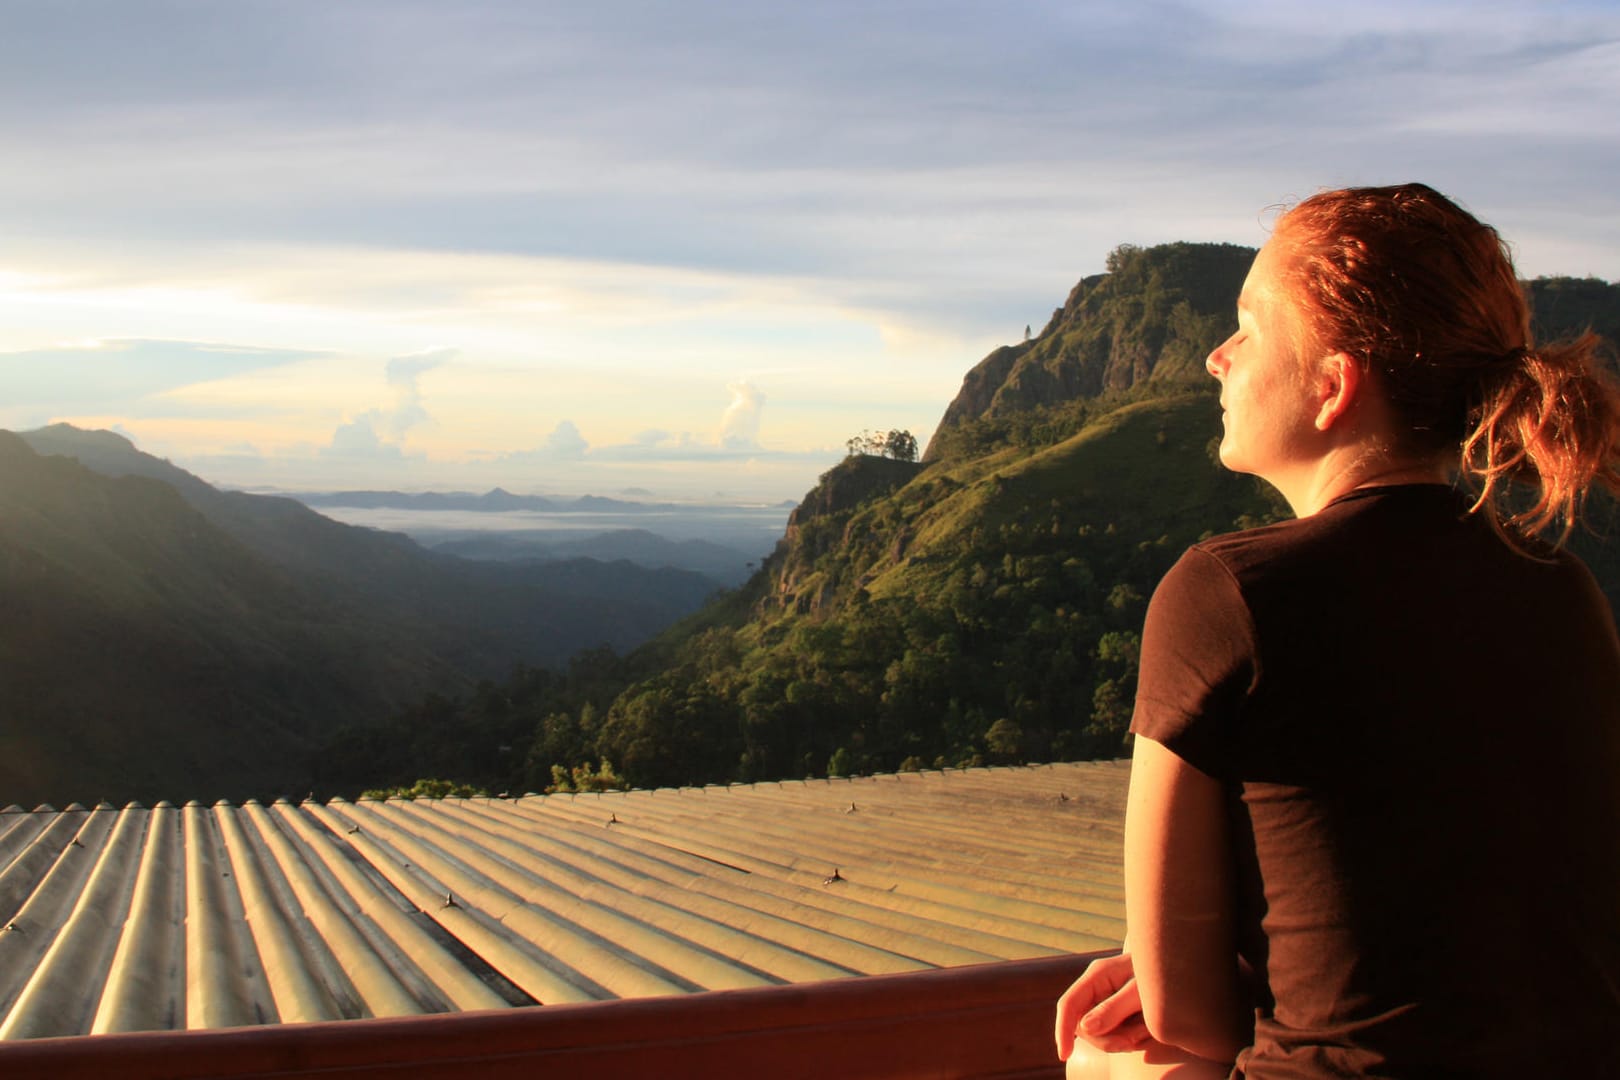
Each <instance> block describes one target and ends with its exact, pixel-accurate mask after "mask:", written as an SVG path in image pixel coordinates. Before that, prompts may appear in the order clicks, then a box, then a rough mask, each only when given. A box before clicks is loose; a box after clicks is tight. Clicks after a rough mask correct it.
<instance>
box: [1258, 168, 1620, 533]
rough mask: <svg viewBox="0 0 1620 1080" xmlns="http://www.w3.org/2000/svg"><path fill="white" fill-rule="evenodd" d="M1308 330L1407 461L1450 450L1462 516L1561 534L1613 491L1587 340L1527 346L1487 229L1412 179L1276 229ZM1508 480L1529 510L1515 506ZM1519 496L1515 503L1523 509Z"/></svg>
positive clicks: (1593, 340) (1609, 395)
mask: <svg viewBox="0 0 1620 1080" xmlns="http://www.w3.org/2000/svg"><path fill="white" fill-rule="evenodd" d="M1277 231H1278V234H1279V235H1280V236H1281V237H1282V238H1283V239H1284V242H1285V244H1286V245H1287V251H1288V253H1289V255H1290V267H1289V275H1290V285H1291V287H1292V288H1293V292H1294V295H1295V296H1296V297H1297V298H1298V299H1299V300H1300V302H1301V304H1302V306H1303V308H1304V314H1305V320H1306V325H1307V327H1308V333H1309V334H1310V335H1311V337H1312V339H1313V341H1314V342H1315V343H1316V344H1318V345H1319V346H1323V347H1326V348H1329V349H1333V350H1336V351H1337V350H1343V351H1344V352H1345V353H1347V354H1349V355H1350V356H1351V357H1352V358H1353V359H1355V360H1356V361H1358V362H1360V363H1361V364H1363V365H1364V366H1365V368H1366V370H1367V371H1369V372H1371V373H1373V375H1374V377H1375V379H1376V380H1377V383H1378V385H1380V386H1382V388H1383V391H1384V393H1385V395H1386V396H1387V398H1388V400H1389V402H1390V405H1391V406H1392V407H1393V409H1394V410H1395V413H1396V415H1397V416H1398V417H1399V418H1400V419H1401V421H1402V422H1403V425H1404V427H1405V430H1406V434H1405V438H1406V441H1407V445H1406V446H1405V447H1403V448H1402V449H1404V450H1407V451H1410V452H1418V453H1433V452H1439V451H1442V450H1447V449H1451V450H1455V451H1456V453H1457V454H1458V464H1459V467H1460V469H1461V472H1462V475H1463V476H1464V477H1466V478H1467V479H1468V481H1469V482H1470V483H1472V484H1473V485H1474V487H1475V490H1476V491H1477V494H1478V499H1477V501H1476V502H1475V503H1474V507H1473V509H1474V510H1484V512H1485V513H1486V514H1488V515H1489V516H1490V518H1491V520H1492V521H1493V522H1496V523H1498V524H1506V525H1508V526H1512V527H1516V528H1518V529H1521V530H1522V531H1523V532H1525V533H1529V534H1534V533H1537V532H1540V531H1541V530H1542V529H1544V528H1546V527H1547V526H1548V525H1549V524H1555V523H1556V525H1557V527H1558V528H1559V530H1560V532H1559V541H1560V542H1562V540H1563V539H1564V538H1566V537H1568V535H1569V532H1570V530H1571V529H1572V528H1573V527H1574V524H1575V522H1576V520H1578V518H1579V516H1580V512H1581V508H1582V506H1583V504H1584V502H1585V499H1586V494H1587V492H1588V490H1589V489H1590V488H1591V487H1592V486H1593V485H1594V484H1602V485H1603V486H1605V487H1607V488H1609V489H1610V490H1611V491H1620V388H1617V386H1616V383H1615V380H1614V377H1613V376H1612V375H1611V374H1610V372H1609V370H1608V367H1607V365H1605V364H1604V363H1602V358H1601V356H1600V349H1601V347H1602V344H1603V342H1602V339H1601V338H1599V337H1598V336H1597V335H1595V334H1592V333H1590V332H1588V333H1585V334H1583V335H1581V336H1580V337H1578V338H1575V339H1573V340H1569V341H1564V342H1558V343H1554V344H1551V345H1540V346H1538V345H1537V344H1536V343H1535V341H1534V339H1533V337H1532V335H1531V330H1530V310H1529V305H1528V304H1527V303H1526V302H1525V295H1524V289H1523V287H1522V286H1521V285H1520V284H1519V280H1518V276H1517V275H1516V274H1515V273H1514V270H1513V260H1512V257H1511V256H1510V255H1509V253H1508V250H1507V247H1506V245H1505V244H1504V243H1503V242H1502V239H1501V237H1500V236H1498V235H1497V232H1496V230H1495V229H1493V228H1491V227H1490V226H1489V225H1486V224H1484V223H1483V222H1481V221H1479V220H1478V219H1477V218H1475V217H1474V216H1473V215H1472V214H1470V213H1468V212H1467V211H1466V210H1463V209H1462V208H1461V207H1459V206H1458V205H1457V204H1456V203H1454V202H1452V201H1451V200H1449V199H1447V198H1446V197H1445V196H1444V195H1441V194H1440V193H1439V192H1437V191H1435V190H1434V189H1433V188H1430V187H1426V186H1425V185H1423V184H1401V185H1398V186H1395V187H1377V188H1346V189H1343V190H1340V191H1328V192H1323V193H1321V194H1319V195H1314V196H1312V197H1311V198H1309V199H1306V200H1305V201H1304V202H1302V203H1300V204H1299V205H1298V206H1296V207H1294V208H1293V209H1292V210H1290V211H1288V212H1287V213H1286V214H1285V215H1284V216H1283V217H1282V219H1281V221H1280V222H1279V223H1278V227H1277ZM1515 484H1522V485H1524V486H1525V487H1527V488H1528V489H1529V491H1530V493H1531V494H1532V495H1533V496H1534V501H1533V502H1531V503H1530V505H1528V506H1523V507H1522V508H1520V509H1518V510H1516V511H1515V510H1513V509H1511V506H1510V496H1511V490H1510V489H1512V488H1513V487H1514V486H1515ZM1519 501H1522V500H1519Z"/></svg>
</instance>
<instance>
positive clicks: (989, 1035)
mask: <svg viewBox="0 0 1620 1080" xmlns="http://www.w3.org/2000/svg"><path fill="white" fill-rule="evenodd" d="M1100 955H1107V954H1106V953H1096V954H1090V955H1086V956H1061V957H1047V958H1041V959H1036V960H1016V961H1009V962H1005V963H996V964H980V965H975V966H971V967H960V968H944V969H939V970H932V971H924V972H907V973H901V974H894V975H876V976H871V977H866V978H850V979H836V980H830V981H827V982H817V983H796V984H791V985H787V986H773V987H766V988H759V989H745V990H727V991H718V992H713V993H703V994H687V995H680V996H674V997H658V998H637V999H631V1000H621V1001H602V1002H590V1003H586V1004H570V1005H550V1006H540V1007H535V1008H526V1009H516V1010H491V1011H485V1012H468V1013H450V1014H441V1015H435V1016H415V1017H400V1018H389V1019H376V1020H347V1021H338V1022H321V1023H308V1024H282V1025H271V1026H262V1027H244V1028H231V1029H221V1030H206V1031H154V1032H139V1033H130V1034H115V1035H86V1036H75V1037H70V1038H53V1039H36V1040H25V1041H19V1042H12V1043H5V1044H0V1074H3V1075H5V1076H8V1077H35V1076H38V1077H42V1078H44V1077H48V1078H50V1080H77V1078H81V1077H83V1078H90V1077H95V1078H100V1077H106V1076H117V1077H120V1078H121V1080H158V1078H165V1080H191V1078H201V1077H234V1078H256V1080H268V1078H271V1077H294V1076H312V1075H318V1076H320V1077H321V1078H322V1080H362V1078H364V1080H381V1078H383V1077H387V1078H389V1080H399V1078H402V1077H412V1078H423V1080H434V1078H450V1077H457V1078H460V1077H478V1078H480V1080H484V1078H491V1080H501V1078H506V1077H512V1078H517V1077H523V1078H525V1080H527V1078H532V1077H550V1076H564V1075H566V1076H568V1077H570V1078H572V1077H577V1076H581V1075H587V1076H599V1077H619V1076H625V1077H641V1076H648V1077H665V1078H669V1077H689V1076H690V1077H698V1076H705V1077H734V1076H735V1077H748V1076H770V1077H773V1078H782V1080H793V1078H798V1077H803V1078H806V1080H808V1078H812V1077H814V1078H838V1080H888V1078H898V1077H908V1078H910V1077H939V1078H948V1077H997V1078H1002V1080H1013V1078H1036V1077H1046V1078H1057V1077H1061V1076H1062V1075H1063V1068H1062V1065H1061V1063H1059V1062H1058V1060H1057V1058H1056V1055H1055V1052H1054V1050H1053V1047H1052V1015H1053V1005H1054V1003H1055V1002H1056V1000H1057V996H1058V995H1059V994H1060V993H1061V992H1062V991H1063V989H1064V988H1065V987H1066V986H1068V984H1069V983H1070V982H1071V981H1072V980H1073V979H1074V978H1075V977H1076V976H1077V975H1078V974H1079V973H1080V971H1081V970H1082V969H1084V967H1085V965H1086V963H1087V962H1089V961H1090V960H1091V959H1092V958H1093V957H1094V956H1100Z"/></svg>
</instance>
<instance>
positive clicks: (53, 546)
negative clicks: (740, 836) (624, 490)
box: [0, 425, 716, 802]
mask: <svg viewBox="0 0 1620 1080" xmlns="http://www.w3.org/2000/svg"><path fill="white" fill-rule="evenodd" d="M0 451H3V452H0V598H3V601H4V603H5V605H6V607H7V609H8V610H7V615H6V618H5V619H4V620H3V621H0V717H4V719H5V727H4V729H3V731H0V741H3V742H4V744H5V746H6V748H7V752H6V753H5V754H3V755H0V795H3V796H4V798H5V800H6V801H17V802H27V801H30V800H34V799H38V798H50V799H54V800H57V801H59V802H60V801H67V800H68V799H74V798H76V799H81V800H88V799H93V798H101V797H105V798H109V799H113V800H115V801H116V800H122V799H127V798H140V799H143V800H151V799H154V798H160V797H170V798H175V797H181V796H184V797H188V798H189V797H198V798H201V797H204V796H206V795H209V794H210V793H212V794H214V795H227V794H228V795H230V796H231V797H233V798H240V797H241V796H242V795H243V794H244V792H247V793H253V792H263V793H271V792H280V793H296V794H301V793H302V792H303V791H304V790H307V786H308V784H309V782H310V778H311V775H312V770H311V762H310V754H311V753H312V752H313V747H315V746H316V745H318V744H319V743H320V742H321V741H322V740H325V739H328V738H330V736H331V734H332V732H333V731H334V730H336V729H338V728H341V727H343V726H345V725H355V724H368V723H378V722H381V721H383V720H385V719H386V718H387V717H389V716H390V715H393V714H394V713H396V712H397V711H398V710H399V709H401V708H402V707H403V706H405V705H406V704H408V703H411V702H413V701H419V700H421V698H422V696H423V695H424V694H426V693H427V692H429V691H436V692H441V693H461V692H464V691H466V690H468V689H470V688H471V687H472V685H473V683H474V682H475V681H476V680H479V679H493V678H503V677H506V676H507V675H508V674H510V672H511V671H512V669H513V667H514V666H515V665H518V664H529V665H561V664H562V663H563V662H564V661H566V660H567V659H568V658H569V657H570V656H572V655H573V654H575V653H576V652H578V651H580V650H581V649H586V648H592V647H596V646H599V645H608V646H611V647H612V648H615V649H621V650H622V649H628V648H630V647H633V646H634V645H636V644H637V643H639V642H641V641H644V640H646V638H647V637H649V636H650V635H651V634H653V633H655V632H656V631H657V630H659V629H660V628H662V627H664V626H667V625H668V624H669V623H670V622H671V621H673V620H674V619H676V618H678V617H680V616H681V615H683V614H685V613H687V612H690V611H692V610H694V609H696V608H697V607H698V606H699V605H700V604H701V603H702V602H703V601H704V600H705V599H706V598H707V597H708V596H709V595H710V594H712V593H713V591H714V589H715V587H716V586H715V583H714V582H713V581H712V580H710V579H708V578H706V577H703V576H702V575H699V574H695V573H690V572H686V571H676V570H648V569H645V568H642V567H638V566H634V565H632V564H630V563H627V562H615V563H604V562H600V561H597V560H592V559H571V560H566V561H558V562H552V563H545V564H499V563H487V562H473V561H468V560H463V559H457V558H454V557H451V556H448V555H443V554H437V553H433V552H429V551H426V550H424V549H422V548H421V547H419V546H418V545H416V544H415V543H413V542H412V541H410V540H409V539H407V538H405V537H403V536H399V535H396V534H391V533H384V532H379V531H377V530H372V529H360V528H354V527H351V526H347V525H342V524H339V523H337V522H335V521H331V520H329V519H327V518H324V517H322V516H321V515H319V514H317V513H315V512H314V511H312V510H310V509H308V508H307V507H305V506H303V505H301V504H299V503H297V502H295V501H293V500H291V499H281V498H269V497H265V496H257V495H247V494H243V493H239V492H221V491H218V490H216V489H214V488H213V487H211V486H209V485H208V484H206V483H204V482H203V481H201V480H199V479H198V478H196V477H195V476H192V475H191V474H189V473H186V472H184V471H183V470H180V469H178V468H176V467H174V466H173V465H171V464H169V463H167V462H164V461H161V460H159V459H156V458H153V457H151V456H150V455H146V454H142V453H141V452H139V451H138V450H136V449H135V447H134V446H133V444H131V443H130V442H129V441H128V440H127V439H124V438H122V437H121V436H118V435H115V434H112V433H110V432H84V431H79V430H78V429H75V428H72V427H69V426H66V425H53V426H52V427H49V428H44V429H41V430H39V431H34V432H29V433H27V434H25V435H23V436H20V437H19V436H17V435H14V434H12V433H9V432H3V433H0Z"/></svg>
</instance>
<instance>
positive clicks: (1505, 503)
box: [1462, 332, 1620, 543]
mask: <svg viewBox="0 0 1620 1080" xmlns="http://www.w3.org/2000/svg"><path fill="white" fill-rule="evenodd" d="M1602 344H1603V340H1602V339H1601V338H1599V337H1598V336H1597V335H1596V334H1593V333H1591V332H1587V333H1585V334H1583V335H1581V336H1580V337H1579V338H1576V339H1574V340H1572V341H1566V342H1560V343H1557V344H1554V345H1548V346H1543V347H1541V348H1520V349H1516V350H1514V351H1513V352H1512V353H1510V354H1509V355H1508V356H1507V357H1504V359H1503V362H1500V363H1498V364H1494V365H1491V366H1490V368H1488V369H1487V370H1486V372H1485V373H1483V377H1482V378H1481V380H1480V383H1481V390H1480V397H1479V404H1478V406H1477V409H1475V410H1472V412H1471V416H1470V419H1471V420H1472V421H1473V422H1474V426H1473V428H1472V430H1471V431H1469V432H1468V434H1467V435H1466V437H1465V438H1464V439H1463V442H1462V469H1463V473H1464V474H1465V475H1466V476H1467V477H1468V478H1469V479H1470V480H1472V482H1473V483H1474V484H1475V485H1476V487H1477V490H1478V492H1479V497H1478V498H1477V499H1476V500H1475V502H1474V506H1473V509H1474V510H1476V511H1479V510H1483V511H1484V512H1485V513H1487V514H1489V515H1491V517H1492V518H1493V519H1494V520H1496V521H1498V522H1500V523H1501V524H1503V525H1506V526H1509V527H1510V528H1514V529H1517V530H1519V531H1522V532H1524V533H1528V534H1532V535H1533V534H1536V533H1539V532H1541V531H1542V530H1544V529H1545V528H1547V526H1549V525H1553V526H1555V527H1556V528H1557V530H1558V542H1559V543H1562V542H1563V541H1564V540H1565V539H1567V538H1568V536H1569V534H1570V531H1571V530H1572V529H1573V528H1574V527H1575V523H1576V522H1577V521H1578V520H1579V519H1580V515H1581V509H1582V507H1583V506H1584V505H1585V502H1586V496H1587V492H1588V491H1589V490H1590V489H1591V487H1592V486H1593V485H1594V484H1601V485H1602V486H1603V487H1605V488H1607V489H1608V490H1610V491H1620V389H1617V388H1616V384H1615V380H1614V378H1613V376H1612V375H1610V374H1609V371H1608V369H1607V367H1606V365H1605V364H1604V363H1603V358H1602V355H1601V349H1602ZM1515 484H1518V485H1520V486H1521V487H1522V486H1525V485H1529V486H1530V487H1532V488H1533V494H1534V496H1535V500H1534V502H1532V503H1531V504H1530V505H1529V506H1526V507H1522V508H1521V509H1518V510H1516V511H1513V510H1510V506H1511V505H1512V504H1513V503H1514V499H1513V493H1512V491H1511V490H1510V489H1511V488H1512V486H1513V485H1515Z"/></svg>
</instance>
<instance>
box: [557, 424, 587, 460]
mask: <svg viewBox="0 0 1620 1080" xmlns="http://www.w3.org/2000/svg"><path fill="white" fill-rule="evenodd" d="M590 447H591V444H590V443H588V442H586V441H585V436H583V435H581V434H580V433H579V428H578V427H576V426H575V424H574V422H573V421H572V420H563V421H560V422H559V423H558V424H557V426H556V427H555V428H554V429H552V432H551V434H550V435H549V436H547V438H546V451H547V453H549V454H551V455H552V456H554V457H559V458H580V457H584V456H585V452H586V451H587V450H589V449H590Z"/></svg>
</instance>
